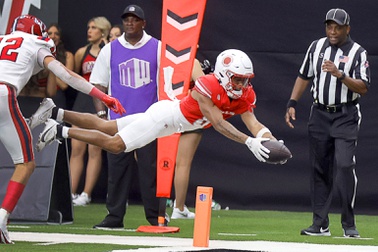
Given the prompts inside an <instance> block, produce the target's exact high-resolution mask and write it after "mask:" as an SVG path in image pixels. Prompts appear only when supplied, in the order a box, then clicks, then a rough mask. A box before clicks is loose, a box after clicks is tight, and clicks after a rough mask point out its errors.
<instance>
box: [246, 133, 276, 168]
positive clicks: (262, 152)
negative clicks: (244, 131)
mask: <svg viewBox="0 0 378 252" xmlns="http://www.w3.org/2000/svg"><path fill="white" fill-rule="evenodd" d="M264 141H269V138H263V137H257V138H253V137H248V138H247V140H246V141H245V144H246V145H247V146H248V148H249V150H250V151H251V152H252V153H253V155H255V157H256V158H257V159H258V160H259V161H260V162H266V159H268V158H269V155H268V154H269V152H270V150H268V149H267V148H265V147H264V146H263V145H262V144H261V142H264Z"/></svg>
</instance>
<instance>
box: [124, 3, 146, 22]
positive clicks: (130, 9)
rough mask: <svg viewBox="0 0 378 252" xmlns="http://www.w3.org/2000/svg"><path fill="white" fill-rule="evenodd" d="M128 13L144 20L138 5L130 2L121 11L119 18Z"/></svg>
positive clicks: (142, 12)
mask: <svg viewBox="0 0 378 252" xmlns="http://www.w3.org/2000/svg"><path fill="white" fill-rule="evenodd" d="M129 14H132V15H134V16H137V17H138V18H140V19H143V20H144V11H143V9H142V8H140V7H139V6H138V5H135V4H132V5H129V6H127V7H126V8H125V10H124V11H123V14H122V16H121V18H122V19H123V18H125V17H126V16H127V15H129Z"/></svg>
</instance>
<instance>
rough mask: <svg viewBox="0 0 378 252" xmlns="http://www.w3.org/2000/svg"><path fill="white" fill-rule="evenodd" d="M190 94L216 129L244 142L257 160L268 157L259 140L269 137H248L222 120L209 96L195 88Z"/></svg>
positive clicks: (267, 151)
mask: <svg viewBox="0 0 378 252" xmlns="http://www.w3.org/2000/svg"><path fill="white" fill-rule="evenodd" d="M192 96H193V98H194V99H195V100H197V102H198V104H199V106H200V109H201V112H202V114H203V115H204V116H205V117H206V118H207V119H208V120H209V121H210V123H211V124H212V125H213V127H214V129H215V130H216V131H218V132H219V133H221V134H222V135H224V136H225V137H227V138H229V139H231V140H234V141H236V142H238V143H242V144H246V145H247V147H248V148H249V150H250V151H251V152H252V153H253V154H254V155H255V157H256V158H257V159H258V160H259V161H261V162H265V161H266V159H268V158H269V155H268V153H269V150H268V149H267V148H265V147H264V146H263V145H262V144H261V142H263V141H267V140H269V138H252V137H249V136H248V135H246V134H244V133H243V132H241V131H239V130H238V129H236V128H235V127H234V126H233V125H232V124H231V123H229V122H228V121H226V120H224V119H223V115H222V111H220V109H219V108H218V107H217V106H215V105H214V103H213V102H212V101H211V99H210V98H208V97H205V96H203V95H201V94H199V93H198V92H197V91H195V90H193V91H192Z"/></svg>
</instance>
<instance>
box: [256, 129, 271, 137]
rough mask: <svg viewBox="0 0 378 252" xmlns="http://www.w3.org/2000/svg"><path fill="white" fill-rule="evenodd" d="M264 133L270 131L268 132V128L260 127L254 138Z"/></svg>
mask: <svg viewBox="0 0 378 252" xmlns="http://www.w3.org/2000/svg"><path fill="white" fill-rule="evenodd" d="M265 133H272V132H270V130H269V129H268V128H262V129H261V130H259V132H257V134H256V138H258V137H262V136H263V135H264V134H265Z"/></svg>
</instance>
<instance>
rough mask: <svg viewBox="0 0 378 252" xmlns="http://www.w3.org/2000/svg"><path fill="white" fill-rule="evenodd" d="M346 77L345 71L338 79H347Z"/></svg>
mask: <svg viewBox="0 0 378 252" xmlns="http://www.w3.org/2000/svg"><path fill="white" fill-rule="evenodd" d="M345 77H346V75H345V73H344V72H343V73H342V74H341V77H340V78H338V79H339V81H342V80H344V79H345Z"/></svg>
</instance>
